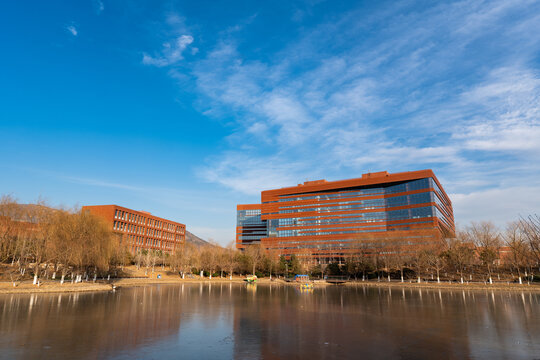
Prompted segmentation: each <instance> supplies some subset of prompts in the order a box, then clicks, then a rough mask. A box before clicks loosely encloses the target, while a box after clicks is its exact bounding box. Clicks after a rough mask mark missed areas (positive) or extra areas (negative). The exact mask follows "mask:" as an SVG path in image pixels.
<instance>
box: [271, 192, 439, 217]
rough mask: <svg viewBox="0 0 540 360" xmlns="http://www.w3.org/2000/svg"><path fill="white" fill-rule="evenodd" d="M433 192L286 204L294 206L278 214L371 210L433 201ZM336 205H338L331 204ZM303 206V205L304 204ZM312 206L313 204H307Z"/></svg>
mask: <svg viewBox="0 0 540 360" xmlns="http://www.w3.org/2000/svg"><path fill="white" fill-rule="evenodd" d="M434 197H436V196H434V193H433V192H423V193H419V194H411V195H403V196H396V197H391V198H386V199H372V200H356V201H344V202H338V203H330V204H324V205H323V204H321V205H319V206H317V207H307V208H306V207H302V205H300V206H287V208H294V209H290V210H280V211H279V213H280V214H290V213H297V212H312V211H317V212H332V211H339V210H352V209H353V210H371V209H380V208H390V207H398V206H406V205H417V204H423V203H429V202H432V201H433V198H434ZM331 205H338V206H331ZM304 206H305V205H304ZM309 206H313V205H309Z"/></svg>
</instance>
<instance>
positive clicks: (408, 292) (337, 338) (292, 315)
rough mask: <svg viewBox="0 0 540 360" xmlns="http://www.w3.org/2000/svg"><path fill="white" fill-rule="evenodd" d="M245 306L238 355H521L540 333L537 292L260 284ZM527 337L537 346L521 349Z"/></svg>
mask: <svg viewBox="0 0 540 360" xmlns="http://www.w3.org/2000/svg"><path fill="white" fill-rule="evenodd" d="M270 292H272V296H268V294H269V293H270ZM243 305H244V306H243V307H242V308H241V309H237V311H236V312H235V316H234V329H235V330H234V334H235V342H234V344H235V345H234V354H235V358H238V359H244V358H277V357H279V358H285V357H293V358H295V357H299V356H300V357H301V358H304V357H305V358H308V357H313V358H350V357H351V355H352V354H357V356H358V357H366V358H415V359H433V358H434V356H435V355H436V354H439V355H440V356H442V358H448V359H463V358H471V357H473V358H475V357H477V358H485V357H490V358H515V357H516V355H517V356H518V357H520V356H526V355H527V354H529V355H530V354H531V349H532V348H533V347H534V346H536V345H535V344H534V340H533V334H539V333H540V326H539V324H538V319H539V313H538V309H539V308H538V305H539V296H538V295H531V294H525V295H523V296H522V295H520V294H508V293H492V292H489V293H478V292H468V291H439V290H417V289H405V288H403V289H393V290H392V289H390V288H368V287H361V286H359V287H338V286H328V287H324V288H316V289H315V290H314V292H313V293H312V294H310V293H304V292H301V291H300V290H299V289H296V288H294V287H290V286H259V287H258V289H257V297H256V298H252V297H246V300H245V302H244V304H243ZM520 341H522V343H523V341H524V342H525V344H528V345H529V347H527V346H524V347H523V350H522V351H520V350H519V349H516V348H515V344H516V342H520ZM437 356H438V355H437ZM354 357H356V356H354Z"/></svg>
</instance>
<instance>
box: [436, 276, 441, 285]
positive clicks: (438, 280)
mask: <svg viewBox="0 0 540 360" xmlns="http://www.w3.org/2000/svg"><path fill="white" fill-rule="evenodd" d="M437 283H438V284H440V283H441V279H440V278H439V275H437Z"/></svg>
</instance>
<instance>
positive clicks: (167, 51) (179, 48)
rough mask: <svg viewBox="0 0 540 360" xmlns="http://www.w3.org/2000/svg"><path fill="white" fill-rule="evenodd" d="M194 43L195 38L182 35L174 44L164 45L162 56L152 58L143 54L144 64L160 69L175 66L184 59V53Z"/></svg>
mask: <svg viewBox="0 0 540 360" xmlns="http://www.w3.org/2000/svg"><path fill="white" fill-rule="evenodd" d="M192 42H193V36H191V35H181V36H179V37H178V38H176V39H175V40H174V41H172V42H166V43H164V44H163V49H162V51H161V53H160V54H158V55H155V56H151V55H148V54H147V53H143V59H142V62H143V64H145V65H154V66H158V67H163V66H168V65H173V64H175V63H177V62H178V61H180V60H182V59H183V58H184V56H183V53H184V51H185V50H186V48H187V47H188V46H189V45H190V44H191V43H192Z"/></svg>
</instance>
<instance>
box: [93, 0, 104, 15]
mask: <svg viewBox="0 0 540 360" xmlns="http://www.w3.org/2000/svg"><path fill="white" fill-rule="evenodd" d="M94 9H95V10H96V13H97V14H98V15H99V14H101V13H102V12H103V10H105V4H104V3H103V1H102V0H94Z"/></svg>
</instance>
